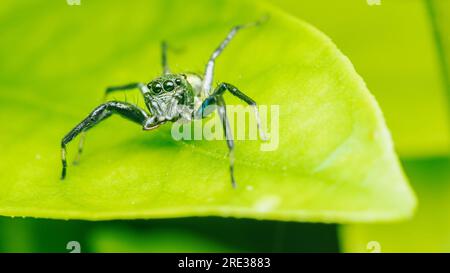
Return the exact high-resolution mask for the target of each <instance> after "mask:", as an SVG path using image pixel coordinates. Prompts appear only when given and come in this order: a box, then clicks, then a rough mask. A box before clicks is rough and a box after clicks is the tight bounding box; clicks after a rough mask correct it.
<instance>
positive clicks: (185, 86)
mask: <svg viewBox="0 0 450 273" xmlns="http://www.w3.org/2000/svg"><path fill="white" fill-rule="evenodd" d="M141 90H142V94H143V96H144V100H145V104H146V105H147V108H148V109H149V111H150V113H151V115H152V117H151V118H150V119H148V120H147V121H146V124H144V129H145V130H149V129H153V128H155V126H159V125H160V124H162V123H165V122H168V121H172V122H174V121H177V120H178V119H180V118H185V119H187V120H190V119H191V117H192V112H193V111H194V106H195V105H194V102H195V91H194V88H193V87H192V85H191V84H190V83H189V81H188V79H187V76H186V75H185V74H166V75H163V76H161V77H159V78H157V79H154V80H153V81H151V82H149V83H148V84H147V85H146V86H141Z"/></svg>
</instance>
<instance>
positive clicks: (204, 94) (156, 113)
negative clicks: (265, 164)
mask: <svg viewBox="0 0 450 273" xmlns="http://www.w3.org/2000/svg"><path fill="white" fill-rule="evenodd" d="M261 22H262V20H260V21H258V22H254V23H250V24H246V25H239V26H235V27H233V28H232V29H231V31H230V32H229V33H228V35H227V37H226V38H225V39H224V40H223V41H222V43H220V45H219V46H218V47H217V49H216V50H215V51H214V52H213V54H212V55H211V57H210V58H209V60H208V63H207V65H206V69H205V74H204V75H203V77H200V76H198V75H195V74H172V73H170V70H169V67H168V65H167V54H166V52H167V46H166V44H165V43H163V44H162V52H163V54H162V65H163V75H162V76H160V77H158V78H156V79H154V80H152V81H150V82H148V83H147V84H144V83H130V84H126V85H122V86H114V87H109V88H107V89H106V92H105V96H106V95H108V94H109V93H111V92H114V91H119V90H130V89H135V88H138V89H139V90H140V91H141V94H142V96H143V97H144V101H145V104H146V106H147V110H148V112H147V111H146V110H144V109H142V108H140V107H138V106H137V105H135V104H131V103H128V102H122V101H108V102H105V103H103V104H101V105H100V106H98V107H97V108H95V109H94V110H93V111H92V112H91V113H90V114H89V115H88V116H87V117H86V118H85V119H84V120H83V121H81V122H80V123H79V124H78V125H77V126H75V128H73V129H72V130H71V131H70V132H69V133H68V134H67V135H66V136H65V137H64V138H63V139H62V141H61V157H62V166H63V169H62V174H61V179H64V178H65V177H66V170H67V161H66V145H67V144H68V143H69V142H70V141H72V139H73V138H75V137H76V136H77V135H79V134H81V139H80V144H79V148H78V157H79V156H80V155H81V152H82V149H83V142H84V137H85V133H86V131H88V130H89V129H91V128H92V127H94V126H95V125H96V124H98V123H100V122H101V121H103V120H105V119H106V118H108V117H110V116H111V115H112V114H118V115H120V116H122V117H124V118H127V119H129V120H131V121H133V122H135V123H137V124H139V125H141V126H142V128H143V129H144V130H152V129H155V128H157V127H159V126H160V125H161V124H164V123H166V122H175V121H177V120H179V119H184V120H187V121H190V120H192V119H202V118H205V117H206V116H208V115H209V112H208V111H207V108H208V107H210V106H211V107H210V108H208V109H211V108H215V109H217V112H218V114H219V117H220V119H221V121H222V124H223V129H224V134H225V138H226V142H227V145H228V149H229V158H230V174H231V182H232V185H233V187H235V186H236V182H235V179H234V141H233V135H232V133H231V128H230V124H229V122H228V119H227V114H226V104H225V100H224V98H223V94H224V93H225V92H226V91H228V92H230V93H231V94H232V95H234V96H236V97H238V98H239V99H241V100H243V101H244V102H246V103H247V104H248V105H250V106H252V107H254V110H255V115H256V121H257V126H258V129H259V132H260V137H261V139H263V140H265V136H264V133H263V132H262V131H261V128H260V118H259V114H258V110H257V107H256V103H255V101H253V100H252V99H251V98H250V97H248V96H247V95H245V94H244V93H242V92H241V91H239V90H238V89H237V88H236V87H234V86H233V85H231V84H229V83H221V84H219V85H218V86H217V88H216V89H214V90H213V91H212V90H211V89H212V82H213V76H214V66H215V61H216V58H217V57H218V56H219V55H220V53H221V52H222V51H223V50H224V49H225V47H226V46H227V45H228V43H229V42H230V41H231V39H232V38H233V37H234V36H235V34H236V33H237V32H238V31H239V30H240V29H243V28H246V27H249V26H255V25H259V24H260V23H261ZM76 161H78V158H77V159H76Z"/></svg>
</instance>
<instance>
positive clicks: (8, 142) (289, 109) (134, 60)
mask: <svg viewBox="0 0 450 273" xmlns="http://www.w3.org/2000/svg"><path fill="white" fill-rule="evenodd" d="M185 6H186V4H185V2H184V1H171V2H170V3H169V2H167V1H153V2H148V1H132V2H130V3H128V4H127V5H126V6H124V5H122V4H120V3H115V2H111V1H92V2H83V3H82V5H81V6H68V5H66V4H65V3H64V1H60V2H51V3H50V2H45V3H44V2H42V1H33V2H31V1H28V2H26V3H25V2H20V3H18V2H13V1H11V2H9V3H8V4H7V5H6V4H5V5H4V7H3V9H4V10H2V11H1V14H3V18H4V20H2V21H1V22H0V31H1V33H2V41H3V43H1V45H0V48H1V49H0V59H2V62H1V63H0V90H1V91H0V96H1V100H0V121H1V124H2V126H3V128H2V131H3V132H7V133H4V134H1V135H0V142H1V143H2V147H3V150H2V152H3V159H2V160H1V161H0V187H1V189H2V190H1V191H0V214H2V215H11V216H34V217H48V218H63V219H74V218H76V219H90V220H103V219H117V218H120V219H122V218H129V219H134V218H161V217H182V216H206V215H215V216H234V217H251V218H257V219H274V220H289V221H321V222H367V221H381V220H395V219H403V218H407V217H409V216H411V214H412V212H413V209H414V207H415V197H414V195H413V193H412V191H411V189H410V187H409V185H408V183H407V181H406V179H405V177H404V174H403V172H402V169H401V167H400V165H399V163H398V160H397V157H396V155H395V153H394V150H393V147H392V143H391V138H390V135H389V132H388V130H387V128H386V125H385V123H384V120H383V117H382V113H381V111H380V109H379V108H378V105H377V103H376V102H375V99H374V98H373V97H372V95H371V94H370V93H369V91H368V90H367V88H366V86H365V84H364V82H363V80H362V79H361V78H360V77H359V76H358V74H357V73H356V72H355V70H354V68H353V66H352V64H351V63H350V61H349V60H348V59H347V58H346V57H345V56H344V55H343V54H342V53H341V52H340V51H339V50H338V49H337V48H336V46H335V45H334V44H333V43H332V42H331V40H330V39H329V38H327V37H326V36H325V35H324V34H322V33H321V32H319V31H317V30H316V29H315V28H313V27H312V26H310V25H308V24H306V23H304V22H302V21H299V20H297V19H294V18H292V17H290V16H287V15H285V14H284V13H282V12H279V11H278V10H276V9H275V8H272V7H270V6H265V5H262V4H261V3H259V2H246V1H206V0H204V1H193V2H192V3H190V4H189V12H186V9H185ZM37 10H39V12H36V11H37ZM264 14H269V15H270V20H269V21H268V22H267V23H265V24H264V25H263V26H261V27H258V28H251V29H246V30H243V31H242V33H239V34H238V36H237V37H236V39H235V40H233V41H232V43H231V44H230V46H229V47H228V48H227V49H226V52H225V53H224V54H223V56H221V57H220V58H219V61H218V67H217V75H216V81H219V82H220V81H227V82H231V83H233V84H235V85H236V86H238V87H240V88H241V89H242V90H243V91H244V92H246V93H247V94H248V95H249V96H251V97H253V98H254V99H255V100H256V101H257V102H258V103H259V104H262V105H279V109H280V116H279V146H278V149H277V150H275V151H272V152H263V151H261V150H260V145H261V143H260V142H257V141H237V143H236V178H237V181H238V188H237V189H233V188H232V187H231V185H230V178H229V173H228V158H227V149H226V146H225V143H224V142H223V141H190V142H180V141H175V140H174V139H172V137H171V134H170V126H165V127H162V128H159V129H158V130H155V131H152V132H143V131H142V129H141V128H139V127H138V126H136V125H134V124H130V123H129V122H128V121H125V120H122V119H120V118H112V119H110V120H108V121H106V122H104V123H103V124H101V125H99V126H98V128H95V129H93V130H92V131H90V132H89V134H88V136H87V142H86V143H87V144H86V147H85V153H84V154H83V157H82V161H81V164H80V165H79V166H76V167H74V166H72V165H70V166H69V169H68V178H67V180H65V181H64V182H61V181H60V180H59V174H60V159H59V156H60V150H59V143H60V140H61V138H62V137H63V136H64V134H65V133H67V132H68V130H70V129H71V128H72V127H73V126H74V125H76V124H77V123H78V122H79V121H80V120H81V119H82V118H84V117H85V116H86V115H87V114H88V113H89V112H90V111H91V110H92V109H93V108H94V107H96V106H97V105H98V104H99V103H100V102H101V98H102V91H103V90H104V88H105V87H106V86H110V85H117V84H123V83H127V82H133V81H149V80H151V79H152V78H153V77H156V76H158V75H159V73H160V72H161V68H160V67H159V63H160V50H159V43H160V41H161V40H163V39H166V40H167V41H168V42H169V44H170V45H171V46H172V47H173V48H174V50H173V51H175V52H174V53H172V52H171V53H170V54H169V62H170V65H171V67H172V68H173V70H174V71H175V72H183V71H198V72H200V73H201V71H202V70H203V68H204V65H205V62H206V60H207V58H208V56H209V54H210V53H211V51H212V50H213V49H214V48H215V47H216V46H217V44H218V42H219V41H220V40H221V39H223V37H224V35H225V34H226V33H227V31H228V30H229V29H230V27H231V25H233V24H236V23H242V22H249V21H252V20H255V19H256V18H259V17H261V16H262V15H264ZM12 52H14V54H12ZM128 99H129V100H130V99H135V98H130V97H129V98H128ZM226 99H227V102H228V103H231V104H234V103H236V100H232V99H230V97H229V96H227V97H226ZM273 117H274V116H273ZM268 129H269V131H271V133H272V135H273V136H272V140H273V139H275V137H274V136H275V133H276V132H277V131H276V130H275V129H274V130H271V128H268ZM75 153H76V143H71V146H70V147H69V158H73V157H74V156H75Z"/></svg>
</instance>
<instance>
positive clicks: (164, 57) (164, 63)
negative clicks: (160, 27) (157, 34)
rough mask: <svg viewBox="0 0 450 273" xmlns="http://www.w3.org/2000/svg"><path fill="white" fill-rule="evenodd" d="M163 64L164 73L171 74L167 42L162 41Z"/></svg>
mask: <svg viewBox="0 0 450 273" xmlns="http://www.w3.org/2000/svg"><path fill="white" fill-rule="evenodd" d="M161 64H162V68H163V74H164V75H167V74H170V69H169V65H168V63H167V42H166V41H163V42H162V43H161Z"/></svg>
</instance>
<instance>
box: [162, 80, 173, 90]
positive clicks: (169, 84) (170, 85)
mask: <svg viewBox="0 0 450 273" xmlns="http://www.w3.org/2000/svg"><path fill="white" fill-rule="evenodd" d="M163 87H164V90H166V91H172V90H173V89H175V84H174V83H173V81H165V82H164V83H163Z"/></svg>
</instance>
